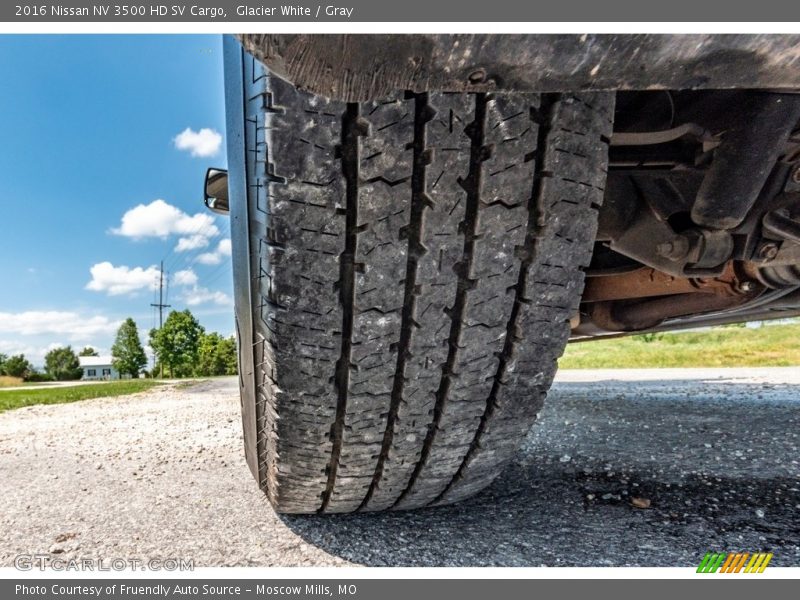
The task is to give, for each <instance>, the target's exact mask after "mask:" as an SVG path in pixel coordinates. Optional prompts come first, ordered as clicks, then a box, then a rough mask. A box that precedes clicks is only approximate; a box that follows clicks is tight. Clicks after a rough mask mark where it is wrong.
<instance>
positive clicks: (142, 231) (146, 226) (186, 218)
mask: <svg viewBox="0 0 800 600" xmlns="http://www.w3.org/2000/svg"><path fill="white" fill-rule="evenodd" d="M111 233H113V234H115V235H122V236H125V237H130V238H134V239H143V238H148V237H157V238H161V239H166V238H167V237H169V236H170V235H179V236H183V237H182V238H181V239H180V240H179V241H178V246H176V248H175V249H176V250H177V251H178V252H181V251H183V250H190V249H192V248H202V247H205V246H207V245H208V239H209V238H212V237H215V236H217V235H219V228H218V227H217V226H216V224H215V222H214V217H213V216H211V215H210V214H206V213H202V212H199V213H197V214H195V215H188V214H187V213H185V212H183V211H182V210H181V209H179V208H176V207H175V206H172V205H171V204H168V203H167V202H165V201H164V200H161V199H158V200H153V201H152V202H151V203H150V204H139V205H137V206H134V207H133V208H131V209H130V210H128V211H127V212H126V213H125V214H124V215H122V221H121V222H120V226H119V227H115V228H113V229H112V230H111Z"/></svg>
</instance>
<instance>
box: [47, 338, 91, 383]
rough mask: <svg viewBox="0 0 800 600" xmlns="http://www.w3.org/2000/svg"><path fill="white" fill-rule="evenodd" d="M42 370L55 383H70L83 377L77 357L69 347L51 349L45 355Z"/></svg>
mask: <svg viewBox="0 0 800 600" xmlns="http://www.w3.org/2000/svg"><path fill="white" fill-rule="evenodd" d="M44 370H45V372H46V373H47V374H48V375H50V377H52V378H53V379H55V380H56V381H72V380H75V379H80V378H81V377H82V376H83V369H81V363H80V361H79V360H78V355H77V354H75V352H74V351H73V350H72V347H71V346H66V347H63V348H53V349H52V350H50V352H48V353H47V354H45V356H44Z"/></svg>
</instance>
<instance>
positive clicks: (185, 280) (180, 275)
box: [172, 269, 197, 286]
mask: <svg viewBox="0 0 800 600" xmlns="http://www.w3.org/2000/svg"><path fill="white" fill-rule="evenodd" d="M172 281H173V283H174V284H175V285H187V286H196V285H197V274H196V273H195V272H194V271H192V270H191V269H184V270H183V271H176V272H175V274H174V275H173V276H172Z"/></svg>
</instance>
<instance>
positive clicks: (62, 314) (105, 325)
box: [0, 310, 121, 342]
mask: <svg viewBox="0 0 800 600" xmlns="http://www.w3.org/2000/svg"><path fill="white" fill-rule="evenodd" d="M120 323H121V322H120V321H112V320H111V319H109V318H108V317H104V316H100V315H88V314H80V313H77V312H71V311H61V310H49V311H25V312H19V313H9V312H0V334H4V335H53V336H56V335H57V336H63V337H66V338H67V339H69V341H71V342H76V341H84V340H90V339H91V338H92V337H93V336H98V335H109V334H113V333H114V332H115V331H116V330H117V329H118V328H119V325H120Z"/></svg>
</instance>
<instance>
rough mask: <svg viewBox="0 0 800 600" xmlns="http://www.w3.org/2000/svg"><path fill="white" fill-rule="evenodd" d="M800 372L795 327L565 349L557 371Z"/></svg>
mask: <svg viewBox="0 0 800 600" xmlns="http://www.w3.org/2000/svg"><path fill="white" fill-rule="evenodd" d="M790 366H791V367H793V366H800V322H798V321H793V322H790V323H774V322H773V323H764V324H762V325H761V326H760V327H752V326H751V327H745V326H736V325H733V326H725V327H716V328H713V329H706V330H699V331H685V332H676V333H651V334H644V335H635V336H631V337H624V338H616V339H610V340H599V341H588V342H579V343H573V344H569V345H568V346H567V350H566V352H565V353H564V356H563V357H562V358H561V360H560V361H559V367H560V368H562V369H625V368H660V367H661V368H664V367H790Z"/></svg>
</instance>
